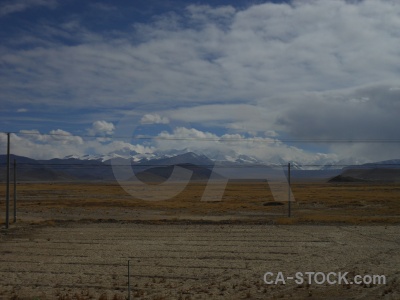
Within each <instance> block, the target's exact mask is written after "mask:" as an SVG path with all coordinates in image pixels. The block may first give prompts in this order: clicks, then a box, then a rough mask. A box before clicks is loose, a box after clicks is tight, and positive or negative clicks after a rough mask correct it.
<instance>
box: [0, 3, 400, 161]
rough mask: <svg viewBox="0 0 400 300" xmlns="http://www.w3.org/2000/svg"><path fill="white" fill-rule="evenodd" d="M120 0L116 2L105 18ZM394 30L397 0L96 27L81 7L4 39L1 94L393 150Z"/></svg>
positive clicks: (14, 102)
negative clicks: (351, 141) (80, 11)
mask: <svg viewBox="0 0 400 300" xmlns="http://www.w3.org/2000/svg"><path fill="white" fill-rule="evenodd" d="M18 3H19V4H18ZM18 3H15V5H14V6H13V5H12V4H11V2H10V3H8V4H5V5H2V6H0V7H1V13H0V20H1V18H5V17H9V16H10V15H12V13H13V12H14V11H24V10H27V9H28V7H29V6H31V5H32V6H33V5H36V6H37V5H40V6H48V7H51V8H53V9H55V8H56V2H54V1H44V0H36V1H33V0H32V1H30V2H24V3H25V4H26V5H22V4H21V3H22V2H21V3H20V2H18ZM17 4H18V5H17ZM28 4H29V5H28ZM108 8H110V7H108ZM90 9H92V10H93V11H92V13H94V12H97V13H98V12H99V7H95V6H91V8H90ZM121 10H123V7H118V6H114V9H109V10H108V13H109V16H110V18H111V17H112V16H113V15H115V16H116V15H117V14H119V13H121ZM99 17H100V15H99ZM399 42H400V2H398V1H395V0H365V1H292V2H290V3H281V4H276V3H275V4H274V3H264V4H258V5H252V6H249V7H247V8H241V9H239V8H237V7H233V6H222V7H213V6H207V5H188V6H187V7H186V8H185V9H183V10H182V9H175V10H174V9H171V11H167V12H165V13H162V14H159V15H157V16H154V17H153V18H152V19H151V20H150V21H147V22H135V21H130V22H127V23H126V24H124V25H123V26H121V27H118V28H112V29H111V28H110V29H107V28H106V29H102V30H95V29H93V28H92V26H90V24H89V23H87V21H85V19H84V18H83V17H82V16H81V15H79V14H78V13H77V12H75V13H74V14H73V13H71V14H70V15H68V16H67V17H65V18H62V19H61V20H60V21H59V22H57V23H54V22H52V21H46V22H38V23H37V24H35V25H33V26H32V28H30V29H29V30H20V31H19V32H18V34H13V35H11V36H7V38H5V39H4V41H3V42H2V46H0V64H1V68H0V92H1V96H0V97H1V102H2V104H4V107H10V108H12V109H13V111H17V110H18V109H20V108H21V107H24V111H25V113H24V114H20V116H22V115H24V116H26V118H30V117H32V115H30V114H33V113H34V112H35V108H36V109H37V108H40V109H44V110H46V111H48V112H49V113H52V112H53V113H55V114H57V112H58V111H59V110H60V109H61V110H62V109H65V108H68V109H70V108H71V107H72V108H73V109H75V111H76V114H77V115H76V118H77V119H79V120H80V121H81V120H83V119H87V116H85V114H84V113H78V111H90V112H91V114H94V115H95V114H96V113H97V114H98V113H101V114H103V115H104V116H107V118H105V119H107V122H106V123H96V124H94V126H93V127H92V128H91V129H90V130H91V131H89V133H92V134H99V133H100V132H104V133H107V134H109V133H112V132H113V131H114V130H115V128H113V127H111V126H110V124H111V123H110V122H113V123H114V124H115V126H117V123H118V117H120V116H121V115H122V116H123V115H124V114H125V113H128V112H130V111H134V112H135V114H137V115H140V116H142V119H141V123H142V124H168V123H171V122H172V123H173V122H182V123H187V126H184V127H185V128H187V129H189V130H190V129H193V128H196V127H199V126H201V127H202V128H206V130H204V132H209V133H210V134H215V133H213V131H214V130H216V129H220V130H221V129H223V130H225V131H226V132H228V133H229V134H239V135H243V136H247V135H252V136H255V137H258V138H267V137H271V136H274V137H277V138H279V139H281V140H284V139H289V140H290V139H291V140H296V139H304V140H307V141H309V142H312V141H314V140H327V141H334V140H337V139H349V140H364V141H368V143H360V142H357V143H356V144H354V145H351V144H347V145H340V144H338V143H331V144H328V146H327V147H326V149H325V150H326V151H327V152H328V153H332V154H335V155H338V156H339V157H341V158H346V157H348V156H350V155H351V156H360V157H362V158H365V159H378V158H390V157H391V156H398V154H397V153H398V151H397V149H398V146H399V143H393V141H394V140H396V139H398V133H397V130H396V128H399V127H400V121H399V118H398V117H397V112H398V111H400V104H399V99H400V89H399V80H398V78H399V75H400V69H399V67H398V62H399V61H400V50H399V49H400V48H399V46H398V45H399ZM5 118H6V119H5V120H8V121H9V123H11V122H12V119H11V118H12V116H9V117H8V118H9V119H7V113H5ZM95 121H96V119H92V120H88V121H87V122H88V123H93V122H95ZM189 124H190V125H189ZM113 126H114V125H113ZM57 127H58V126H57ZM57 127H56V128H57ZM52 129H53V128H51V129H49V130H52ZM5 131H6V130H5ZM176 134H177V132H176ZM219 136H221V135H219ZM379 139H380V140H384V142H379V143H378V142H375V143H372V141H374V140H379ZM386 141H390V144H389V143H387V142H386ZM158 146H160V145H158ZM160 147H161V146H160ZM286 147H290V146H288V145H286ZM349 149H351V150H349ZM248 150H249V151H250V147H249V149H248ZM268 150H269V151H272V152H273V150H271V149H268ZM254 151H255V150H254ZM260 151H261V150H260ZM396 151H397V152H396ZM291 153H292V152H291Z"/></svg>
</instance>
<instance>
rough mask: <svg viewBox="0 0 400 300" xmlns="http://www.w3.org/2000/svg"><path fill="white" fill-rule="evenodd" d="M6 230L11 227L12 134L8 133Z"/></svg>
mask: <svg viewBox="0 0 400 300" xmlns="http://www.w3.org/2000/svg"><path fill="white" fill-rule="evenodd" d="M6 172H7V173H6V177H7V180H6V185H7V186H6V229H8V227H9V226H10V133H9V132H7V171H6Z"/></svg>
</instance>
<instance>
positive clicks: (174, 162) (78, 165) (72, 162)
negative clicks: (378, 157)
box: [0, 152, 400, 183]
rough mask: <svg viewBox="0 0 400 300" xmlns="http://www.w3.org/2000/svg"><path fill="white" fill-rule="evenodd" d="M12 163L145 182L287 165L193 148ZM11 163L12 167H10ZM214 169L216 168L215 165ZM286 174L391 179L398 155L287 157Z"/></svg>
mask: <svg viewBox="0 0 400 300" xmlns="http://www.w3.org/2000/svg"><path fill="white" fill-rule="evenodd" d="M14 159H15V160H16V162H17V177H18V180H19V181H76V180H80V181H113V180H115V176H114V173H113V168H112V164H113V165H124V166H126V165H131V166H132V170H133V172H134V174H135V175H136V177H137V178H139V179H140V180H142V181H144V182H156V183H159V182H163V181H165V180H166V179H168V178H169V176H170V174H171V173H172V171H173V167H174V166H179V167H182V168H185V169H187V170H189V171H191V172H192V180H208V178H209V177H210V175H211V173H212V170H213V168H214V167H215V168H216V170H217V171H216V173H215V174H214V175H213V178H217V179H218V178H223V177H225V178H229V179H254V178H256V179H260V178H263V177H262V176H265V174H268V172H269V170H271V172H273V171H274V170H282V167H283V168H284V172H285V174H287V167H286V164H281V165H280V164H263V163H262V162H260V161H259V160H257V159H256V158H254V157H249V156H245V155H239V156H236V157H233V156H230V157H221V156H220V157H218V159H210V158H209V157H208V156H206V155H204V154H200V155H199V154H196V153H194V152H183V153H179V154H176V153H173V152H171V153H164V154H163V155H160V156H156V155H153V156H152V157H141V158H139V155H136V156H130V157H124V156H121V155H115V154H114V155H107V156H89V155H87V156H83V157H77V156H67V157H65V158H62V159H61V158H54V159H49V160H35V159H31V158H27V157H22V156H16V155H11V163H12V162H13V161H14ZM5 165H6V155H0V181H5V177H6V175H5V174H6V172H5ZM12 169H13V168H12V165H11V171H12ZM214 171H215V169H214ZM291 176H292V178H294V179H299V180H306V179H308V180H323V181H328V180H329V179H330V180H331V181H332V182H343V181H379V180H381V181H395V180H397V178H399V179H400V160H389V161H382V162H376V163H367V164H361V165H352V166H347V167H345V168H340V167H336V168H335V166H334V165H333V164H329V165H323V166H319V168H314V169H309V167H307V168H303V167H302V165H301V164H298V163H295V162H291Z"/></svg>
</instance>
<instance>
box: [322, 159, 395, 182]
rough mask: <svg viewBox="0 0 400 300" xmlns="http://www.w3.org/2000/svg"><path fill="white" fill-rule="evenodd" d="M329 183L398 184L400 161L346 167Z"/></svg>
mask: <svg viewBox="0 0 400 300" xmlns="http://www.w3.org/2000/svg"><path fill="white" fill-rule="evenodd" d="M329 182H400V160H386V161H382V162H376V163H368V164H363V165H356V166H350V167H346V168H344V169H343V171H342V172H341V174H340V175H338V176H335V177H333V178H331V179H330V180H329Z"/></svg>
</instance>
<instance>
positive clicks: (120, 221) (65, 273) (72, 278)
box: [0, 182, 400, 300]
mask: <svg viewBox="0 0 400 300" xmlns="http://www.w3.org/2000/svg"><path fill="white" fill-rule="evenodd" d="M172 188H173V186H172ZM204 188H205V185H204V184H200V183H193V184H190V185H189V186H188V188H187V189H186V190H185V191H184V192H182V193H181V194H179V195H178V196H176V197H174V198H172V199H170V200H168V201H142V200H140V199H135V198H134V197H132V195H129V194H128V193H126V192H125V191H124V190H123V189H122V188H121V187H119V186H118V185H116V184H113V183H20V184H18V222H17V223H16V224H13V223H12V224H11V227H10V229H8V230H6V229H4V226H3V224H4V209H3V208H4V201H1V205H0V223H1V225H0V226H2V227H1V228H0V261H1V263H0V299H31V300H32V299H40V300H43V299H63V300H66V299H74V300H83V299H96V300H97V299H101V300H105V299H113V300H118V299H127V296H128V267H127V264H128V261H130V262H131V274H130V275H131V276H130V277H129V278H130V280H131V296H132V298H131V299H400V267H399V266H400V254H399V246H400V184H399V183H398V182H396V183H392V184H370V183H368V184H359V183H351V184H326V183H295V184H293V185H292V192H293V203H292V204H291V207H292V216H291V217H290V218H288V217H287V213H288V207H289V205H288V203H287V202H285V201H286V200H287V199H276V198H274V197H272V195H271V193H270V192H269V190H268V185H267V184H266V183H261V182H255V183H252V182H243V183H240V182H237V183H232V184H230V185H228V187H227V188H226V190H225V192H224V195H223V197H222V199H221V201H219V202H207V201H201V199H202V198H201V197H202V193H203V191H204ZM161 192H162V191H161ZM0 193H1V194H3V195H4V186H3V185H1V186H0ZM156 196H157V195H156ZM0 200H2V199H0ZM11 211H13V205H12V203H11ZM10 219H11V221H12V219H13V218H12V214H11V218H10ZM266 272H273V273H274V275H278V272H282V275H283V276H284V279H286V280H285V281H286V282H285V284H283V282H282V281H280V284H277V285H275V284H266V283H265V282H264V280H263V279H264V278H263V276H264V274H265V273H266ZM296 272H302V273H303V278H304V282H303V283H302V284H298V283H296V282H295V278H294V279H288V278H287V277H294V276H295V274H296ZM306 272H324V273H325V274H328V273H329V272H342V273H345V272H348V276H347V278H348V279H349V280H350V281H351V280H352V279H353V278H354V276H356V275H361V276H364V275H371V276H372V275H384V276H385V277H386V283H385V284H361V285H357V284H345V283H341V284H334V285H329V284H328V283H325V284H322V285H319V284H316V283H315V282H312V283H311V284H307V282H308V281H307V279H308V277H307V274H306ZM267 279H269V280H274V279H275V277H268V278H267ZM318 279H319V280H321V277H319V278H318ZM333 279H335V278H333Z"/></svg>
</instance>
